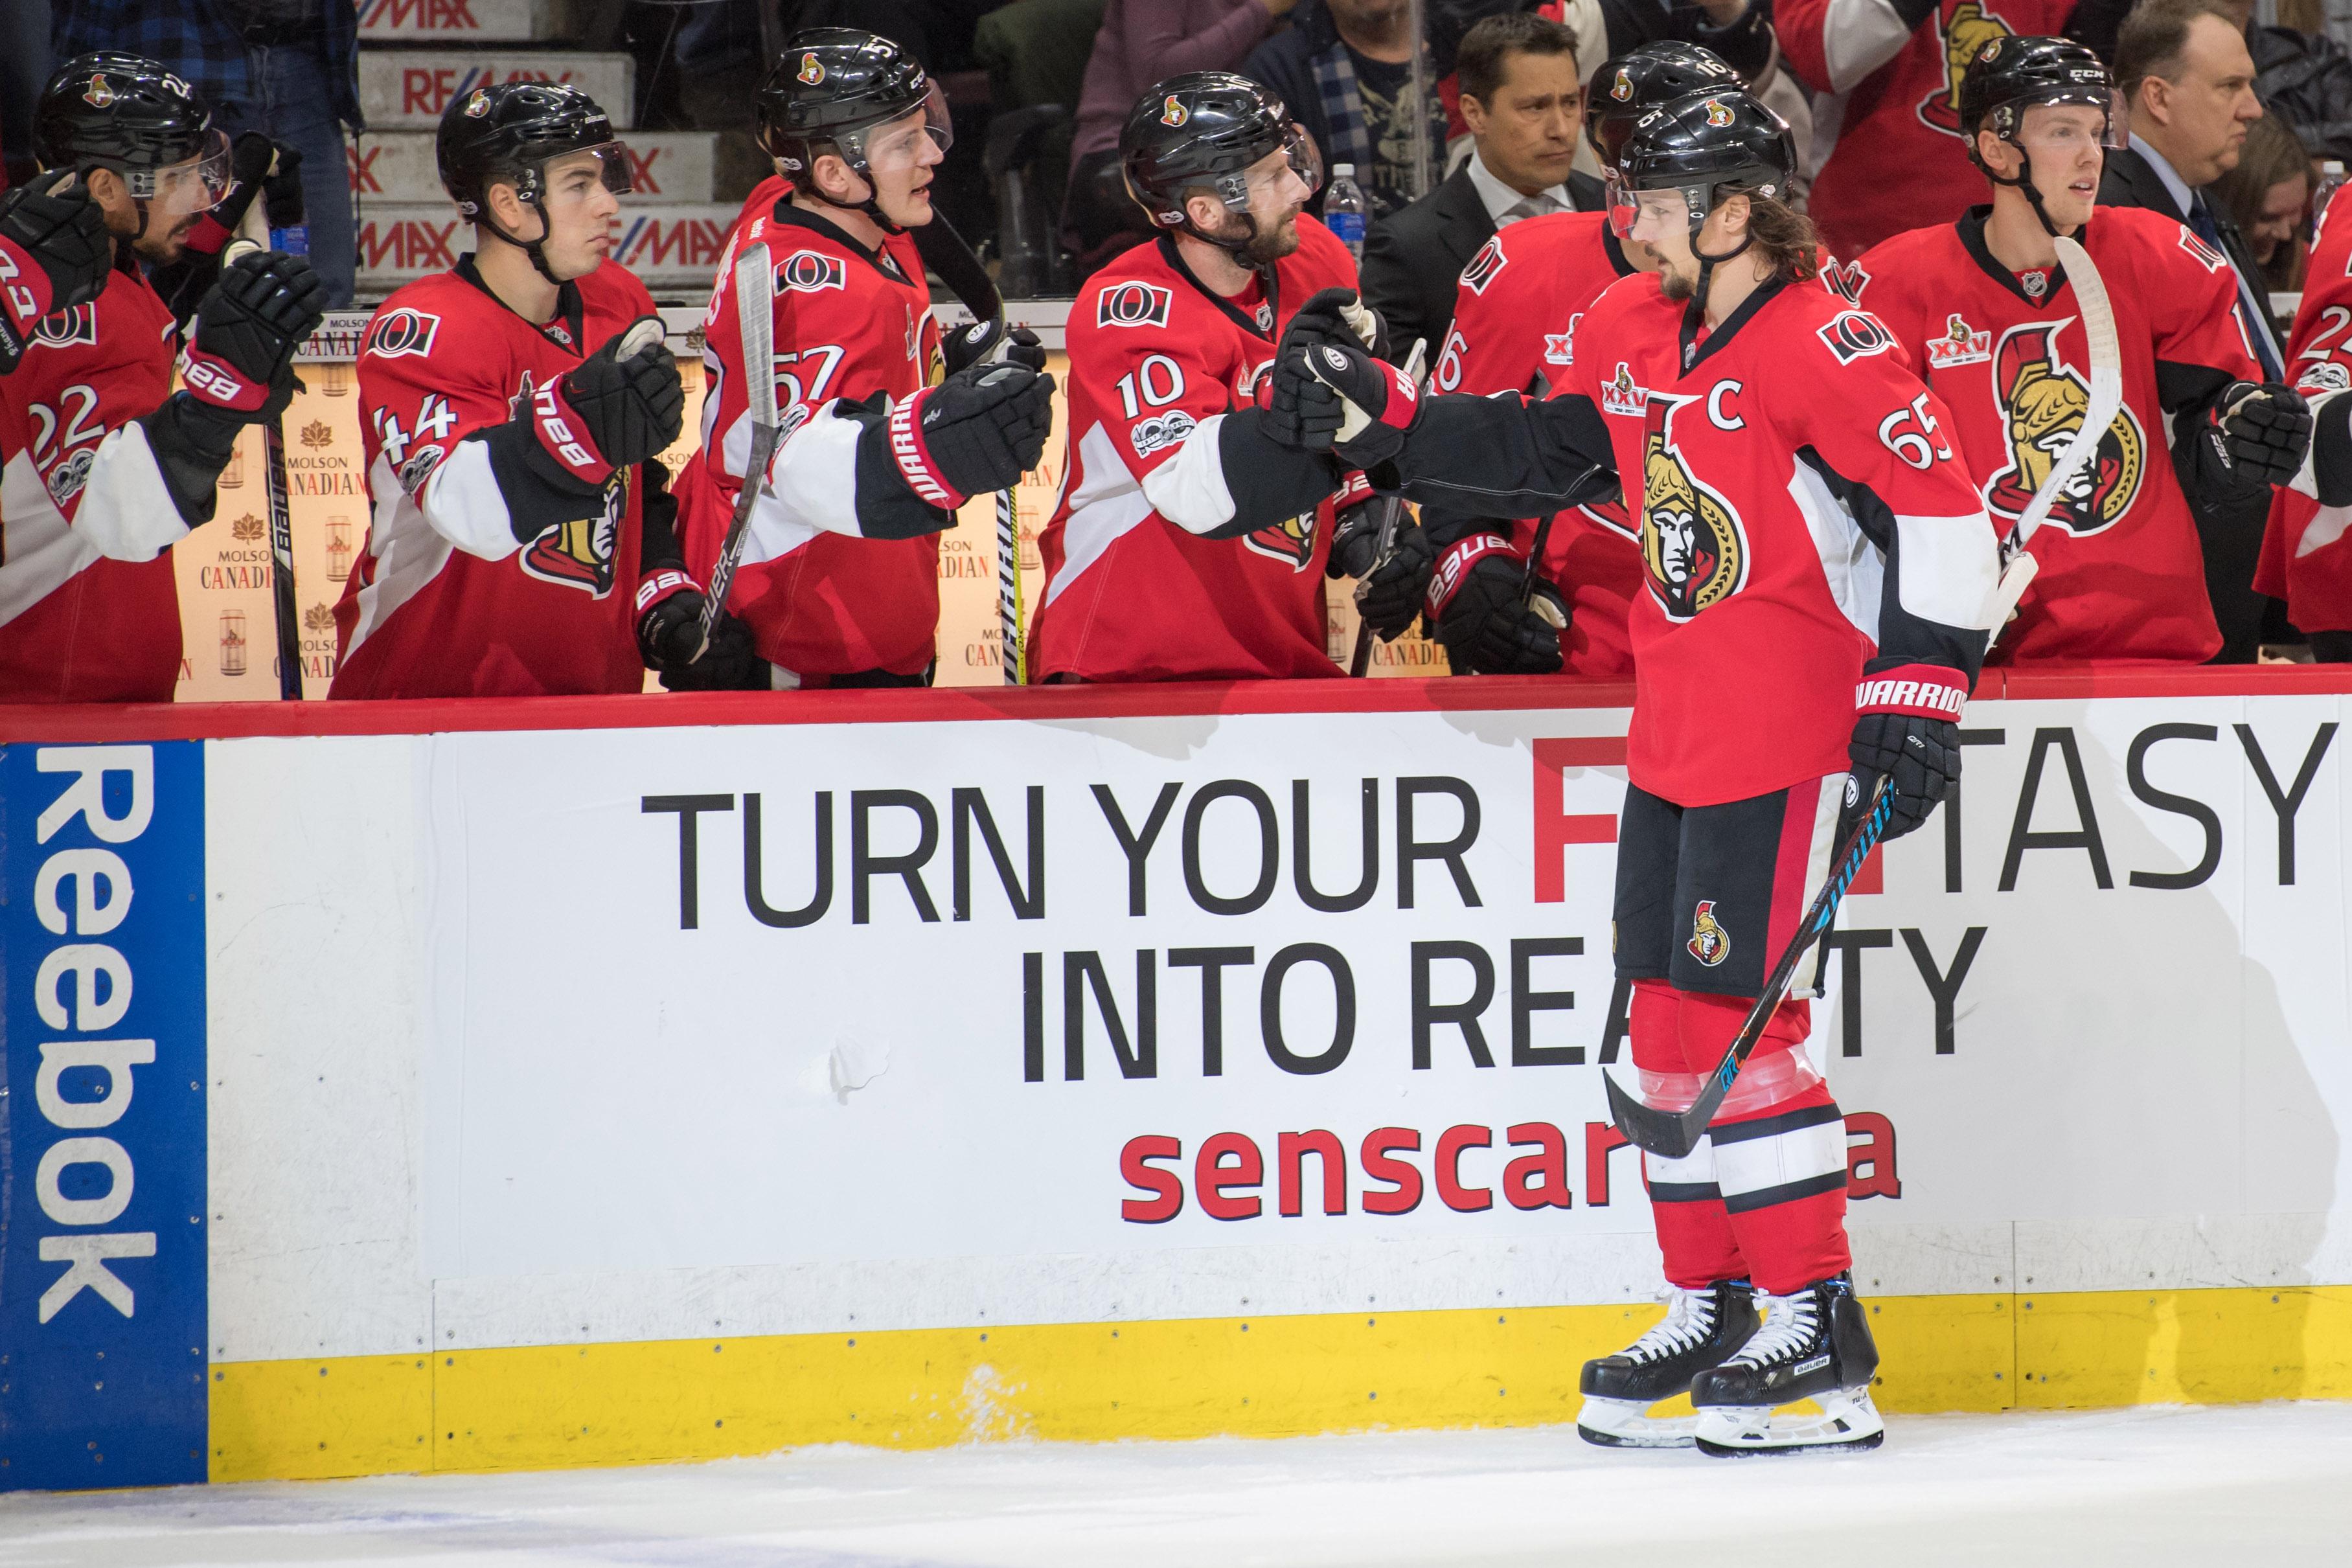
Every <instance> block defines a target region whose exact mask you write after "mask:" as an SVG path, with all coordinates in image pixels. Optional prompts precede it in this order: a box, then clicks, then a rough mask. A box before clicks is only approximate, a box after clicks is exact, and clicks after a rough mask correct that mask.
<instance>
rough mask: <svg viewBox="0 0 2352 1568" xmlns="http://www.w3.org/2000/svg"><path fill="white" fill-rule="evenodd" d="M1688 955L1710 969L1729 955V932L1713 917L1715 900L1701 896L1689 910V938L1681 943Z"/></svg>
mask: <svg viewBox="0 0 2352 1568" xmlns="http://www.w3.org/2000/svg"><path fill="white" fill-rule="evenodd" d="M1683 946H1684V947H1685V949H1686V950H1687V951H1688V952H1689V954H1690V956H1692V957H1694V958H1696V959H1697V960H1698V961H1699V962H1700V963H1702V964H1705V965H1706V967H1708V968H1710V969H1712V968H1714V967H1716V966H1717V965H1718V964H1720V963H1722V962H1723V961H1724V960H1725V959H1726V958H1728V957H1730V956H1731V933H1730V932H1728V931H1726V930H1725V929H1724V928H1723V923H1722V922H1721V921H1718V920H1717V919H1716V917H1715V900H1713V899H1711V898H1702V899H1700V900H1699V901H1698V905H1697V907H1696V908H1695V909H1693V910H1692V911H1691V934H1690V940H1689V941H1688V942H1685V943H1684V944H1683Z"/></svg>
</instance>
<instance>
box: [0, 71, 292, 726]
mask: <svg viewBox="0 0 2352 1568" xmlns="http://www.w3.org/2000/svg"><path fill="white" fill-rule="evenodd" d="M33 122H34V131H33V149H34V152H35V153H36V155H37V156H38V158H39V159H40V161H41V163H42V166H43V168H44V169H45V171H47V172H45V173H44V174H43V175H42V176H41V177H40V178H39V179H37V181H36V182H35V183H33V184H31V185H29V186H27V187H26V189H25V190H23V191H22V192H11V193H9V196H8V198H7V199H6V201H5V203H0V370H8V371H11V372H12V373H8V374H6V375H5V376H0V465H5V467H0V474H4V475H5V477H0V702H169V701H171V700H172V693H173V687H174V686H175V685H176V684H177V683H178V680H179V674H180V659H181V637H180V601H179V593H178V591H177V589H176V587H175V586H174V578H173V566H172V559H171V553H170V551H171V546H172V545H173V543H175V542H176V541H178V540H179V539H181V538H184V537H185V535H186V534H187V532H188V530H189V529H191V528H195V527H197V526H198V525H200V524H203V523H206V522H209V521H211V520H212V516H213V507H214V503H215V487H216V486H217V485H218V482H219V479H220V475H221V471H222V470H223V469H224V468H226V467H227V465H228V461H229V458H230V456H231V455H233V454H234V452H235V450H236V438H237V435H238V434H239V433H240V432H241V431H243V430H244V428H245V427H246V426H247V425H248V424H254V423H259V422H261V421H264V420H274V419H276V418H277V417H278V413H279V411H280V410H282V409H283V408H284V407H285V406H286V403H287V401H288V400H289V398H290V397H291V396H292V394H293V385H294V371H293V356H294V350H296V349H297V348H298V347H299V346H300V344H301V342H302V340H304V339H305V338H307V337H309V336H310V332H311V330H312V329H314V328H316V327H317V325H318V323H319V319H320V315H321V313H322V309H323V306H324V302H325V298H326V288H325V286H324V285H323V284H322V283H321V282H320V280H319V278H318V277H317V275H316V274H314V273H313V272H312V271H311V270H310V264H309V263H307V262H305V261H303V260H302V259H300V258H299V257H298V256H283V255H279V254H278V253H275V252H262V253H257V254H255V255H251V256H247V257H245V258H244V259H242V260H240V261H237V262H236V263H234V264H232V265H230V266H229V267H225V268H223V269H221V272H220V275H219V276H218V277H217V278H216V279H215V281H214V282H213V283H212V285H211V286H210V287H208V288H207V289H206V290H205V294H204V296H203V298H202V299H201V301H200V302H199V303H198V305H197V307H196V312H195V319H194V329H193V331H189V332H187V333H186V334H185V347H184V354H183V352H182V344H183V329H184V326H185V325H186V324H184V323H182V322H179V321H175V320H174V319H173V315H172V311H171V309H170V308H169V307H168V306H166V305H165V304H164V303H163V299H162V298H160V297H159V296H158V295H157V294H156V292H155V289H154V288H153V287H152V285H151V284H150V283H149V281H148V275H147V270H146V269H147V268H148V267H154V266H159V265H163V264H168V263H170V262H173V261H174V260H176V259H177V258H178V257H179V256H181V254H182V252H183V250H184V247H185V245H186V241H187V236H188V235H189V234H190V232H191V231H193V230H194V228H195V227H196V225H198V223H199V222H201V221H202V220H203V218H204V216H205V213H206V212H207V211H208V210H210V209H212V208H214V207H215V205H216V204H219V203H220V201H221V200H222V198H223V196H224V195H225V194H226V193H227V190H228V184H229V147H228V141H227V139H226V138H225V137H223V136H222V135H221V134H220V132H219V131H217V130H215V128H214V126H213V123H212V112H211V110H210V109H209V108H208V107H207V106H206V105H205V102H204V100H203V99H201V98H199V97H198V96H197V95H196V93H195V91H194V89H192V88H191V87H189V85H188V84H187V83H186V82H184V81H183V80H181V79H180V78H178V77H176V76H173V74H172V73H171V72H170V71H168V70H166V69H165V68H163V66H162V65H160V64H158V63H157V62H155V61H153V60H151V59H147V58H145V57H141V56H136V55H126V54H116V53H98V54H88V55H82V56H79V57H76V58H74V59H70V60H68V61H66V62H65V63H64V64H63V65H62V66H60V67H59V68H58V70H57V72H56V74H55V75H54V76H52V77H51V78H50V79H49V82H48V84H47V87H45V88H44V89H42V92H41V96H40V99H39V100H38V102H37V105H36V106H35V109H34V114H33ZM175 355H177V356H180V369H181V374H182V380H183V383H184V388H183V390H181V391H179V392H173V390H172V372H173V360H174V357H175Z"/></svg>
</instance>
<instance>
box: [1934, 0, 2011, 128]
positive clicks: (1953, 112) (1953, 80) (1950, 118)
mask: <svg viewBox="0 0 2352 1568" xmlns="http://www.w3.org/2000/svg"><path fill="white" fill-rule="evenodd" d="M1943 29H1944V40H1943V41H1944V59H1943V66H1944V68H1943V70H1942V71H1940V72H1939V73H1937V78H1936V86H1935V89H1934V90H1933V91H1931V92H1929V93H1928V94H1927V97H1926V98H1923V99H1920V100H1919V102H1918V105H1917V107H1916V110H1914V112H1916V114H1917V115H1918V117H1919V123H1920V124H1922V125H1924V126H1927V128H1928V129H1929V130H1931V131H1942V132H1943V133H1944V134H1945V135H1947V136H1958V137H1962V138H1965V137H1966V136H1967V135H1968V132H1967V131H1963V130H1962V129H1961V128H1960V81H1961V79H1962V78H1965V77H1966V76H1967V75H1968V74H1969V61H1970V60H1972V59H1975V58H1976V57H1977V55H1978V52H1979V50H1985V51H1987V52H1986V53H1985V56H1984V57H1985V58H1987V59H1991V58H1993V57H1994V56H1995V55H1998V54H1999V53H2000V49H1999V45H2000V41H2001V40H2002V39H2004V38H2011V37H2015V36H2016V29H2014V28H2012V27H2011V26H2010V25H2009V24H2008V23H2006V22H2004V21H2002V20H2001V19H2000V17H1999V16H1994V15H1992V14H1991V13H1990V12H1989V11H1988V10H1986V9H1985V5H1984V3H1983V0H1960V3H1959V4H1958V5H1955V6H1953V7H1952V14H1951V16H1950V17H1949V19H1948V20H1947V21H1945V23H1944V24H1943ZM1989 46H1990V48H1989Z"/></svg>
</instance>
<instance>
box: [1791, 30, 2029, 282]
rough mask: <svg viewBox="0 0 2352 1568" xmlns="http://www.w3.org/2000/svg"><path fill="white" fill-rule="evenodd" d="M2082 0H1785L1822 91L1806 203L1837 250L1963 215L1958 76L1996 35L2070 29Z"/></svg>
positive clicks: (1968, 187)
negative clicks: (1812, 176) (2067, 23)
mask: <svg viewBox="0 0 2352 1568" xmlns="http://www.w3.org/2000/svg"><path fill="white" fill-rule="evenodd" d="M2075 4H2076V0H1779V3H1778V4H1777V5H1775V6H1774V7H1773V13H1772V23H1773V27H1774V29H1775V30H1776V31H1777V32H1778V33H1779V35H1780V51H1781V54H1782V56H1783V57H1785V58H1786V59H1787V60H1788V63H1789V66H1790V68H1791V69H1792V70H1794V71H1795V72H1796V73H1797V79H1798V80H1800V81H1801V82H1803V83H1804V84H1805V86H1806V88H1807V89H1810V90H1811V91H1812V92H1814V93H1816V94H1819V95H1822V96H1819V97H1817V98H1815V99H1814V100H1813V153H1812V160H1813V166H1814V168H1815V169H1816V170H1817V171H1818V172H1817V174H1816V175H1815V177H1814V180H1813V188H1812V192H1811V204H1810V207H1809V209H1808V210H1809V211H1810V212H1811V214H1812V217H1813V221H1814V222H1815V223H1817V224H1819V225H1821V231H1822V239H1823V240H1825V241H1827V242H1828V244H1829V246H1830V248H1831V249H1832V251H1834V252H1835V253H1836V254H1837V255H1839V256H1845V257H1847V258H1849V259H1851V258H1853V257H1854V256H1860V255H1861V254H1862V253H1863V252H1864V251H1865V250H1867V249H1869V248H1870V247H1871V246H1874V245H1876V244H1877V243H1878V242H1879V241H1880V240H1883V239H1885V238H1886V237H1887V236H1889V235H1897V234H1901V233H1902V232H1903V231H1904V230H1906V229H1916V228H1921V227H1925V226H1927V225H1931V224H1948V223H1950V222H1951V221H1952V220H1953V219H1955V218H1957V217H1958V216H1959V215H1960V214H1961V213H1962V212H1963V211H1965V210H1966V209H1967V207H1968V205H1969V202H1970V201H1971V200H1972V199H1973V198H1974V195H1975V193H1976V189H1977V185H1976V176H1975V173H1974V172H1973V171H1971V170H1970V169H1969V158H1968V152H1969V133H1968V131H1965V130H1964V129H1963V125H1962V120H1961V116H1960V78H1961V75H1962V74H1963V72H1965V70H1966V69H1967V68H1968V63H1969V60H1971V59H1973V58H1974V57H1976V52H1977V50H1978V49H1979V48H1980V47H1982V46H1983V45H1984V44H1986V43H1987V42H1988V41H1990V40H1991V39H1994V38H2005V37H2012V36H2016V35H2020V34H2026V35H2031V34H2036V33H2057V32H2062V31H2063V30H2064V28H2065V26H2066V22H2067V18H2068V17H2070V16H2072V15H2073V14H2074V8H2075Z"/></svg>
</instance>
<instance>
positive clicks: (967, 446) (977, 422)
mask: <svg viewBox="0 0 2352 1568" xmlns="http://www.w3.org/2000/svg"><path fill="white" fill-rule="evenodd" d="M1053 423H1054V378H1053V377H1051V376H1049V375H1045V374H1042V373H1041V372H1039V371H1034V370H1031V369H1030V368H1029V367H1028V366H1027V365H1023V364H1000V365H974V366H972V367H971V369H969V370H966V371H960V372H959V373H957V374H955V375H952V376H950V377H949V378H948V379H947V380H946V381H943V382H940V384H939V385H937V386H935V387H930V388H927V389H926V390H924V391H922V392H917V393H916V394H915V395H914V396H912V397H910V398H906V399H902V400H901V401H900V402H898V404H897V406H895V407H894V408H892V409H891V411H890V426H889V431H890V455H891V458H892V460H893V461H895V462H896V463H897V464H898V472H899V474H900V476H903V477H904V478H905V480H906V482H907V487H908V489H910V490H912V491H914V493H915V494H916V496H917V497H919V498H920V499H921V500H923V501H924V502H925V503H927V504H928V505H930V506H933V507H945V508H947V509H948V510H950V511H953V510H954V509H955V508H956V507H960V506H961V505H963V503H964V501H965V499H966V498H967V497H972V496H976V495H978V494H980V493H981V492H982V491H983V490H1003V489H1006V488H1008V487H1010V486H1013V485H1014V484H1016V483H1017V482H1019V480H1020V478H1021V476H1022V475H1024V474H1026V473H1027V472H1028V471H1029V470H1030V469H1032V468H1034V467H1035V466H1036V465H1037V461H1038V459H1039V458H1041V457H1043V456H1044V455H1045V436H1046V434H1047V432H1048V431H1050V430H1051V429H1052V428H1053Z"/></svg>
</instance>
